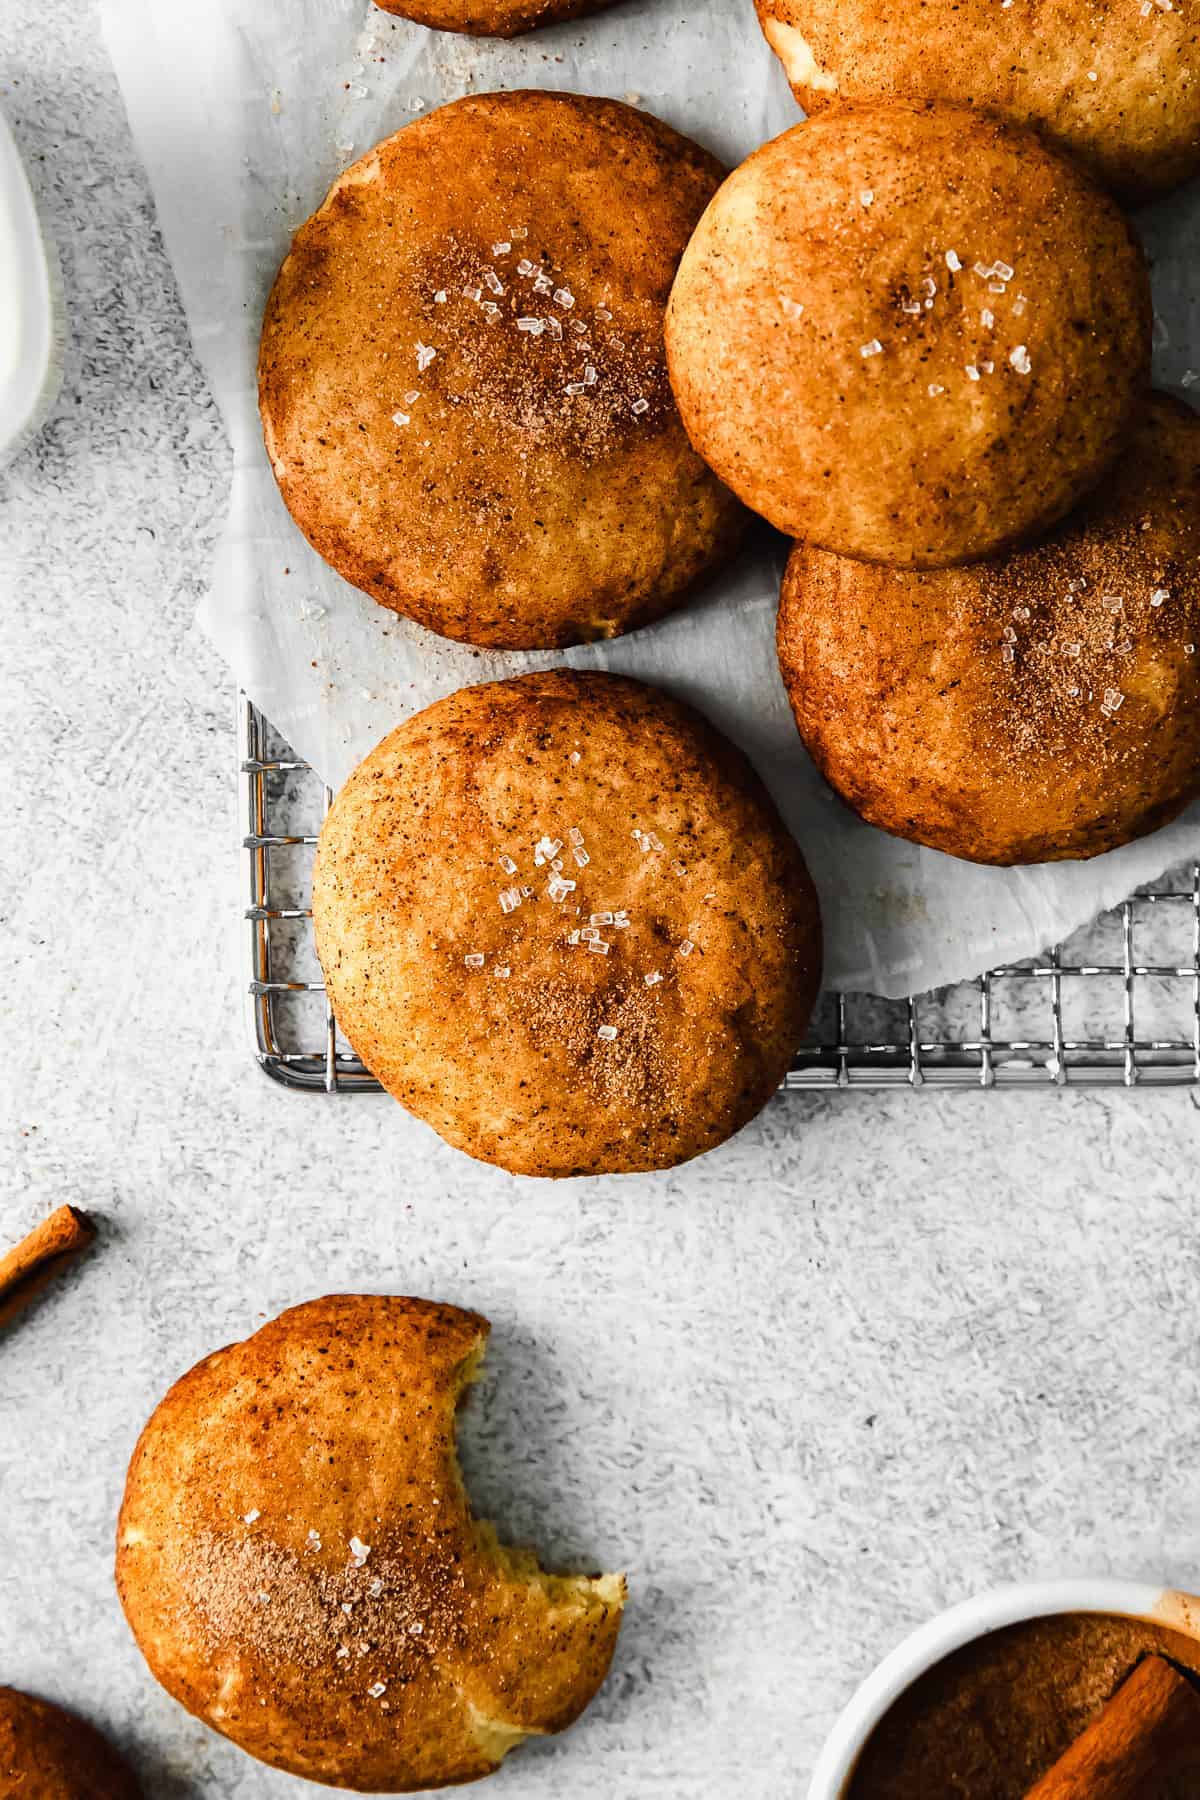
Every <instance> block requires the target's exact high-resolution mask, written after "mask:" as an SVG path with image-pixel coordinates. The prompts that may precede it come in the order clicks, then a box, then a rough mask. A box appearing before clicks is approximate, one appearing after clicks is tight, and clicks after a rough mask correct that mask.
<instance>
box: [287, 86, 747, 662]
mask: <svg viewBox="0 0 1200 1800" xmlns="http://www.w3.org/2000/svg"><path fill="white" fill-rule="evenodd" d="M720 176H721V171H720V169H719V168H718V166H717V164H716V163H715V162H714V161H713V159H712V157H710V156H709V155H708V154H707V153H706V152H705V151H703V150H701V149H700V148H699V147H698V146H697V145H696V144H693V143H691V142H690V141H689V140H688V139H687V138H684V137H680V136H679V134H678V133H677V132H675V131H672V130H671V129H670V128H669V127H668V126H666V125H663V124H661V123H660V122H659V121H658V120H657V119H654V118H651V117H650V116H649V115H648V114H646V113H642V112H637V111H635V110H634V108H633V107H631V106H624V105H621V104H620V103H618V102H617V101H614V100H595V99H588V98H585V97H584V96H582V95H578V94H559V93H503V94H486V95H481V96H478V97H472V98H469V99H466V100H457V101H455V102H454V103H453V104H452V105H449V106H443V107H441V108H440V109H439V110H438V111H437V112H435V113H431V114H430V115H429V116H428V117H427V118H423V119H419V120H417V121H416V122H415V123H414V124H411V125H406V126H405V127H404V129H403V130H402V131H398V132H397V133H396V135H395V136H394V137H391V138H388V139H387V140H386V142H384V143H382V144H380V145H379V146H378V147H377V148H376V149H375V150H373V151H372V152H371V154H370V155H369V156H367V157H365V158H364V159H363V160H362V161H361V162H359V163H357V164H355V166H354V167H353V168H352V169H349V170H348V171H347V172H346V174H344V175H343V176H342V177H341V179H340V180H339V181H338V182H337V183H336V184H335V186H334V188H333V190H332V192H331V193H330V195H329V197H328V199H327V200H326V201H325V203H324V205H323V206H322V207H321V209H320V211H319V212H317V213H316V214H315V215H314V216H313V217H312V218H311V219H310V220H309V221H308V223H307V224H306V225H304V226H303V227H302V228H301V230H300V231H299V232H298V233H297V235H296V238H295V241H294V243H293V246H292V250H291V253H290V255H289V256H288V258H287V260H286V262H285V263H284V265H283V268H282V269H281V271H280V273H279V277H278V279H277V281H276V283H275V288H274V291H273V293H272V295H271V298H270V302H269V304H268V306H267V313H266V320H265V323H264V326H263V336H262V349H261V357H260V363H259V397H260V403H261V408H262V417H263V426H264V430H265V434H266V443H267V448H268V451H269V453H270V457H271V462H272V465H273V467H274V470H275V475H276V478H277V479H278V482H279V487H280V490H281V492H282V494H283V497H284V499H285V501H286V502H287V505H288V507H289V508H290V510H291V513H292V516H293V517H294V518H295V520H296V522H297V524H298V525H299V526H300V528H301V530H302V531H303V532H304V533H305V535H306V537H307V538H308V539H309V541H310V543H311V544H312V545H313V546H314V548H315V549H317V550H318V551H319V552H320V554H321V555H322V556H323V557H324V558H325V559H326V561H328V562H329V563H331V564H332V565H333V567H334V568H335V569H337V570H338V571H339V572H340V573H341V574H342V575H344V576H345V577H346V578H347V580H349V581H352V582H354V583H355V585H356V586H358V587H360V588H363V589H364V590H365V591H366V592H367V593H368V594H371V595H373V596H374V598H375V599H376V600H378V601H379V602H380V603H381V604H382V605H384V606H388V607H391V608H393V609H394V610H395V611H397V612H402V613H406V614H408V615H409V616H410V617H411V618H414V619H416V620H418V621H419V622H420V623H421V624H422V625H427V626H429V627H430V629H431V630H433V631H438V632H441V633H442V634H443V635H445V636H446V637H452V638H460V639H464V640H466V641H467V642H469V643H474V644H486V645H493V646H499V647H507V648H509V649H520V648H526V649H528V648H534V647H538V646H543V647H546V646H557V645H563V644H572V643H580V642H583V641H585V640H588V639H593V638H607V637H614V636H616V635H617V634H618V633H620V632H624V631H630V630H632V629H633V628H634V627H635V626H638V625H643V624H646V623H647V622H648V621H650V620H652V619H655V618H658V617H659V616H660V615H662V614H663V613H665V612H668V611H670V610H671V609H672V608H673V607H676V606H678V605H679V604H680V603H681V601H683V600H684V599H685V598H686V597H687V595H688V594H689V593H690V592H691V590H692V589H693V588H694V587H695V586H696V585H697V583H698V582H700V581H701V580H703V578H704V577H705V576H706V575H708V574H710V573H711V572H712V571H713V570H714V569H715V568H716V567H717V566H718V565H719V564H720V563H721V562H722V561H724V560H725V559H726V558H727V557H728V556H729V555H731V554H732V552H733V550H734V549H735V547H736V544H737V542H738V538H739V536H740V532H741V524H742V509H741V508H740V507H739V506H738V504H737V502H736V501H735V500H734V498H733V496H732V495H731V494H730V493H728V491H727V490H726V489H724V488H723V487H722V486H721V484H720V483H719V482H718V481H717V479H716V478H715V476H713V474H712V473H711V472H710V470H709V469H708V468H706V466H705V465H704V463H703V462H702V461H701V460H700V458H699V456H698V455H697V454H696V452H695V451H694V450H693V449H692V448H691V446H690V444H689V443H688V440H687V437H686V436H685V434H684V430H683V426H682V424H681V423H680V419H679V415H678V413H677V412H676V409H675V403H674V401H673V399H672V397H671V391H670V386H669V384H668V381H667V372H666V362H665V354H664V349H663V310H664V307H665V305H666V300H667V295H668V292H669V290H670V286H671V280H672V277H673V276H674V273H675V268H676V265H677V263H678V260H679V257H680V254H681V252H682V250H683V247H684V245H685V244H686V243H687V240H688V237H689V236H690V234H691V231H692V227H693V226H694V225H695V223H696V220H697V219H698V218H699V216H700V214H701V212H702V211H703V210H704V207H705V204H706V203H707V201H708V199H709V197H710V196H711V194H712V193H713V190H714V189H715V188H716V186H717V183H718V182H719V180H720Z"/></svg>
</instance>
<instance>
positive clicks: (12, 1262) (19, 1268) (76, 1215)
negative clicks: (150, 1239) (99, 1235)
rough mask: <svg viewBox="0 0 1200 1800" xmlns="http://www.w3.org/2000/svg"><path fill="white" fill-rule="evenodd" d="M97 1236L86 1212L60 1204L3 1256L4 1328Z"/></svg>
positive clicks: (0, 1312) (0, 1306) (0, 1317)
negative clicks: (55, 1210)
mask: <svg viewBox="0 0 1200 1800" xmlns="http://www.w3.org/2000/svg"><path fill="white" fill-rule="evenodd" d="M95 1236H96V1227H95V1226H94V1225H93V1224H92V1221H91V1220H90V1219H89V1218H88V1216H87V1214H86V1213H84V1212H80V1211H79V1209H78V1208H77V1207H74V1206H60V1207H59V1208H58V1210H57V1212H52V1213H51V1214H50V1217H49V1218H48V1219H43V1220H42V1222H41V1224H40V1225H36V1226H35V1227H34V1229H33V1230H32V1231H31V1232H30V1234H29V1236H28V1237H27V1238H23V1239H22V1241H21V1242H20V1243H19V1244H17V1245H16V1246H15V1247H14V1248H13V1249H12V1250H10V1251H8V1253H7V1254H6V1255H4V1256H0V1328H2V1327H3V1326H5V1325H8V1324H10V1323H11V1322H12V1320H13V1319H15V1318H16V1317H17V1315H18V1313H21V1312H24V1310H25V1308H26V1307H27V1306H28V1305H29V1302H30V1301H31V1300H32V1299H34V1297H35V1296H36V1295H38V1294H40V1293H41V1291H42V1289H43V1288H44V1287H46V1286H48V1284H49V1283H50V1282H51V1281H53V1280H54V1278H55V1277H56V1276H57V1275H60V1274H61V1273H62V1271H63V1270H64V1269H65V1268H67V1267H69V1265H70V1264H71V1263H73V1262H74V1261H75V1259H76V1257H78V1256H81V1255H82V1254H83V1252H84V1251H85V1250H86V1249H87V1247H88V1245H89V1244H90V1243H91V1242H92V1240H93V1239H94V1238H95Z"/></svg>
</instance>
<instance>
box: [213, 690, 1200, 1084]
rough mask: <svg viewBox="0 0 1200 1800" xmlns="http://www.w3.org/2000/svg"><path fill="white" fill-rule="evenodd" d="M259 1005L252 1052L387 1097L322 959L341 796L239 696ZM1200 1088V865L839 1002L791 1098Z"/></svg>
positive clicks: (809, 1050)
mask: <svg viewBox="0 0 1200 1800" xmlns="http://www.w3.org/2000/svg"><path fill="white" fill-rule="evenodd" d="M239 737H240V744H241V793H242V854H243V857H244V861H245V883H246V887H245V893H246V905H245V913H244V916H245V921H246V943H247V950H248V981H247V1001H248V1010H249V1019H250V1030H251V1038H252V1042H253V1045H254V1054H255V1056H256V1057H257V1059H258V1062H259V1064H260V1065H261V1067H262V1068H263V1069H265V1070H266V1072H267V1073H268V1074H269V1075H271V1076H273V1077H274V1079H275V1080H276V1081H279V1082H282V1083H283V1084H284V1085H285V1086H287V1087H293V1088H300V1089H304V1090H307V1091H310V1092H314V1093H367V1092H377V1091H378V1083H377V1082H376V1081H375V1079H374V1077H373V1076H371V1075H370V1074H369V1073H368V1071H367V1070H366V1069H365V1068H364V1067H363V1065H362V1063H361V1062H360V1061H359V1060H358V1058H357V1057H356V1056H355V1055H354V1053H353V1051H352V1050H351V1049H350V1047H349V1045H348V1044H347V1043H346V1042H345V1040H344V1039H343V1038H341V1037H340V1035H339V1033H338V1030H337V1026H336V1024H335V1022H334V1018H333V1014H332V1012H331V1011H330V1009H329V1005H328V1003H327V1001H326V998H325V989H324V985H323V983H322V980H321V970H320V966H319V964H318V962H317V958H316V952H315V949H314V946H313V933H312V913H311V909H310V896H311V875H312V857H313V851H314V848H315V846H316V841H317V833H318V831H319V830H320V827H321V820H322V819H323V818H324V816H325V812H326V810H327V808H328V806H329V802H330V798H331V796H330V793H329V790H328V789H327V788H326V787H325V786H324V785H323V783H322V782H321V781H320V780H319V779H318V777H317V776H316V775H314V774H313V772H312V770H311V769H310V768H309V767H308V765H307V763H304V762H302V761H301V760H300V759H299V758H298V757H297V756H296V755H295V754H294V753H293V752H292V751H291V750H290V749H289V748H288V746H287V745H286V744H285V743H284V742H283V740H282V739H281V738H280V737H279V736H278V735H277V734H276V733H275V731H274V730H273V729H272V727H271V726H270V725H269V724H268V722H267V721H266V719H265V718H264V717H263V715H262V714H261V713H260V712H259V711H258V710H257V709H256V708H255V707H254V706H252V705H251V704H250V702H249V701H248V700H247V699H246V698H245V696H244V695H243V696H241V697H240V699H239ZM1184 1084H1200V864H1194V865H1190V866H1189V867H1187V868H1185V869H1181V870H1175V871H1174V872H1173V873H1172V874H1171V875H1168V876H1166V877H1164V879H1163V880H1162V881H1161V882H1157V883H1155V884H1153V885H1152V886H1151V887H1149V888H1146V889H1143V890H1142V891H1140V892H1139V893H1137V894H1135V895H1134V896H1133V898H1132V899H1130V900H1127V901H1126V902H1125V903H1124V905H1123V906H1120V907H1118V908H1117V909H1116V910H1115V911H1114V912H1110V913H1104V914H1102V915H1101V917H1100V918H1098V919H1096V920H1094V921H1093V923H1092V924H1091V925H1089V926H1088V927H1087V928H1086V929H1085V930H1083V931H1080V932H1077V933H1076V934H1075V936H1074V937H1072V938H1071V939H1069V940H1068V941H1067V942H1066V943H1064V944H1059V945H1057V946H1056V947H1055V948H1054V949H1053V950H1051V951H1047V952H1043V954H1042V955H1040V956H1038V957H1035V958H1033V959H1031V960H1030V961H1028V962H1022V963H1015V964H1013V965H1011V966H1008V967H1002V968H997V969H990V970H989V971H988V972H987V974H986V975H981V976H980V977H979V978H978V979H977V980H975V981H966V982H959V983H958V984H957V985H956V986H954V987H948V988H939V989H937V990H936V991H935V992H933V993H929V994H920V995H918V996H916V997H915V998H913V999H911V1000H901V1001H891V1000H881V999H879V998H877V997H876V996H874V995H870V994H825V995H823V996H822V998H821V1001H820V1002H819V1004H818V1006H817V1010H816V1013H815V1015H814V1017H813V1021H812V1025H811V1027H810V1038H809V1041H808V1042H806V1043H805V1044H804V1045H803V1046H802V1048H801V1049H800V1051H799V1052H798V1054H797V1057H796V1061H795V1064H794V1066H793V1068H792V1070H791V1072H790V1074H789V1075H788V1077H787V1082H786V1086H787V1087H788V1088H792V1089H801V1088H805V1089H823V1088H834V1089H838V1088H889V1087H904V1086H907V1087H911V1088H918V1087H938V1088H945V1087H984V1088H997V1087H1026V1088H1028V1087H1054V1086H1058V1087H1063V1086H1070V1087H1085V1086H1124V1087H1135V1086H1158V1087H1161V1086H1170V1085H1176V1086H1178V1085H1184Z"/></svg>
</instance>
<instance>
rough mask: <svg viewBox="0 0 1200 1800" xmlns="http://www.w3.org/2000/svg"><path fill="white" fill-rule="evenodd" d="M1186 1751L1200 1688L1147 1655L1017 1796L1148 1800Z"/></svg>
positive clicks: (1199, 1738)
mask: <svg viewBox="0 0 1200 1800" xmlns="http://www.w3.org/2000/svg"><path fill="white" fill-rule="evenodd" d="M1189 1754H1190V1755H1191V1756H1193V1757H1198V1756H1200V1692H1198V1691H1197V1689H1196V1688H1195V1686H1194V1685H1193V1684H1192V1682H1190V1681H1189V1680H1188V1679H1187V1677H1186V1676H1184V1675H1181V1674H1180V1673H1179V1670H1178V1669H1176V1668H1175V1667H1174V1665H1173V1664H1171V1663H1169V1662H1168V1661H1167V1660H1166V1658H1165V1657H1162V1656H1147V1657H1144V1658H1143V1659H1142V1661H1141V1662H1140V1663H1138V1665H1137V1667H1136V1668H1135V1669H1134V1671H1133V1673H1132V1674H1131V1675H1128V1676H1126V1678H1125V1680H1124V1681H1123V1682H1122V1683H1121V1685H1120V1687H1119V1688H1118V1689H1117V1691H1116V1693H1115V1694H1114V1695H1113V1697H1112V1699H1111V1700H1110V1701H1109V1702H1108V1705H1107V1706H1106V1707H1105V1708H1104V1711H1103V1712H1102V1713H1100V1714H1099V1715H1098V1717H1096V1718H1095V1719H1093V1720H1092V1723H1091V1724H1090V1725H1089V1726H1088V1728H1087V1730H1086V1731H1085V1732H1084V1733H1083V1735H1082V1737H1078V1738H1076V1740H1075V1742H1074V1743H1073V1744H1072V1745H1071V1746H1070V1748H1069V1749H1067V1750H1065V1751H1064V1752H1063V1754H1062V1755H1061V1756H1060V1757H1059V1759H1058V1761H1057V1762H1056V1763H1055V1765H1054V1767H1053V1768H1052V1769H1050V1770H1048V1771H1047V1773H1046V1774H1045V1775H1043V1776H1042V1778H1041V1780H1040V1781H1039V1782H1036V1783H1035V1784H1034V1786H1033V1787H1031V1788H1030V1790H1029V1792H1028V1794H1027V1795H1026V1797H1025V1800H1152V1797H1153V1796H1157V1795H1158V1794H1160V1793H1161V1792H1162V1787H1163V1784H1164V1782H1165V1781H1166V1779H1167V1777H1168V1776H1169V1775H1170V1774H1171V1773H1172V1771H1173V1770H1175V1769H1176V1768H1178V1766H1179V1764H1180V1763H1181V1762H1182V1761H1183V1760H1184V1759H1185V1758H1186V1757H1187V1756H1188V1755H1189Z"/></svg>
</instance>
